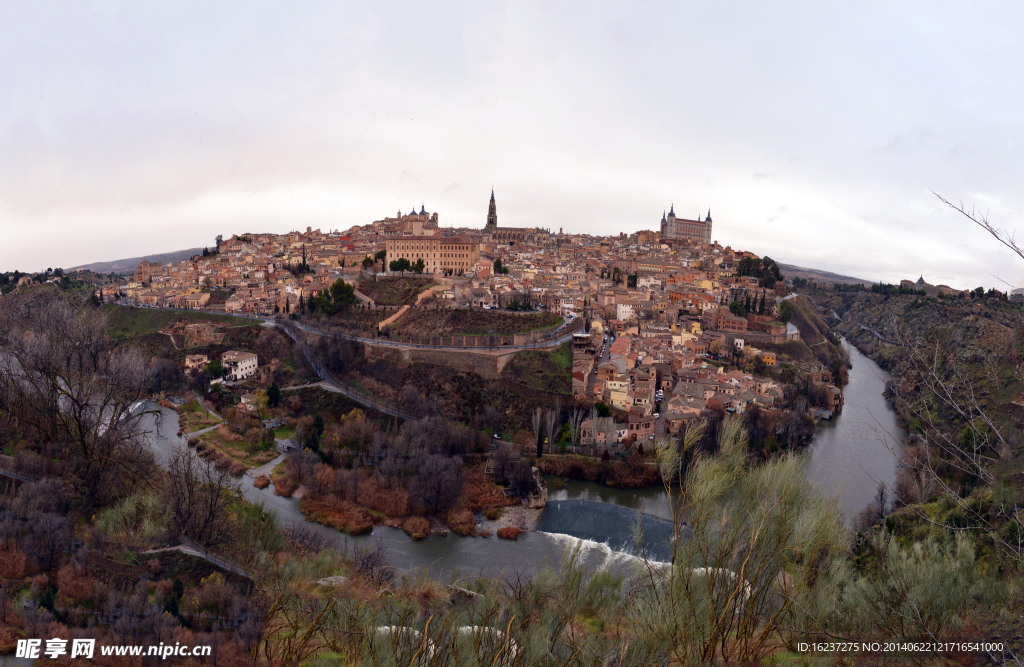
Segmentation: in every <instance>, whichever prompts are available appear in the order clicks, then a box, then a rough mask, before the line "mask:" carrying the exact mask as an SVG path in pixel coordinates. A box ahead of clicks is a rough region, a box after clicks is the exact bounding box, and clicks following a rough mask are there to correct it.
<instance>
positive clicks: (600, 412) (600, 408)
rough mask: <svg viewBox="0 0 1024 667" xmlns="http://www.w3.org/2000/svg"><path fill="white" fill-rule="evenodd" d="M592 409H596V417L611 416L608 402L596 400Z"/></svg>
mask: <svg viewBox="0 0 1024 667" xmlns="http://www.w3.org/2000/svg"><path fill="white" fill-rule="evenodd" d="M594 409H595V410H597V416H598V417H611V416H612V410H611V408H609V407H608V404H607V403H604V402H603V401H598V402H597V403H594Z"/></svg>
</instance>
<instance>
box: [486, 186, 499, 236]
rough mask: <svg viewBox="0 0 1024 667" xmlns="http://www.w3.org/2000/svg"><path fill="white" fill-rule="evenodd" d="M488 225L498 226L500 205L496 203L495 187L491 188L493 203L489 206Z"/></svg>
mask: <svg viewBox="0 0 1024 667" xmlns="http://www.w3.org/2000/svg"><path fill="white" fill-rule="evenodd" d="M487 226H488V227H497V226H498V207H497V205H496V204H495V203H494V188H491V204H490V206H488V207H487Z"/></svg>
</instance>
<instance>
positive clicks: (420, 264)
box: [412, 257, 426, 273]
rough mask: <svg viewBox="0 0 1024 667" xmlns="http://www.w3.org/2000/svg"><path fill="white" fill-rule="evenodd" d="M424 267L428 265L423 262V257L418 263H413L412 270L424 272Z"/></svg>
mask: <svg viewBox="0 0 1024 667" xmlns="http://www.w3.org/2000/svg"><path fill="white" fill-rule="evenodd" d="M424 268H426V265H425V264H424V263H423V258H422V257H420V258H419V259H417V260H416V263H415V264H413V265H412V270H413V271H415V272H416V273H423V269H424Z"/></svg>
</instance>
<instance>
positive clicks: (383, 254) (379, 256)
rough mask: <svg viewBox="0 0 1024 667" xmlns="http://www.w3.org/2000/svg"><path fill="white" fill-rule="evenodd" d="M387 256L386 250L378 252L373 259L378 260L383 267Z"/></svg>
mask: <svg viewBox="0 0 1024 667" xmlns="http://www.w3.org/2000/svg"><path fill="white" fill-rule="evenodd" d="M387 256H388V251H387V250H378V251H377V254H376V255H374V256H373V258H374V259H377V260H380V263H381V266H383V265H384V260H385V259H386V258H387Z"/></svg>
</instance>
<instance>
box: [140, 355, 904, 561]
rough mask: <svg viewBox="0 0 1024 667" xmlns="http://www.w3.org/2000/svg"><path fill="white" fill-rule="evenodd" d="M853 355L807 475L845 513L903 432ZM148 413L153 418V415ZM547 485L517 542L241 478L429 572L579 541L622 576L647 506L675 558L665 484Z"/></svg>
mask: <svg viewBox="0 0 1024 667" xmlns="http://www.w3.org/2000/svg"><path fill="white" fill-rule="evenodd" d="M851 357H852V361H853V368H852V369H851V371H850V383H849V384H848V385H847V386H846V389H845V406H844V408H843V412H842V413H840V414H839V415H837V416H836V417H835V418H833V420H832V421H831V422H830V423H828V424H826V425H824V426H823V427H822V429H821V430H820V431H819V432H818V433H817V434H816V435H815V437H814V441H813V442H812V444H811V446H810V448H809V454H808V465H807V477H808V479H809V480H811V481H812V482H814V483H816V484H818V485H819V486H820V487H821V488H822V490H823V491H824V492H826V493H839V498H840V501H841V503H842V507H843V511H844V512H845V513H846V515H847V518H848V519H852V518H853V517H854V516H855V515H856V514H857V512H859V511H860V510H861V509H862V508H863V507H864V506H866V505H867V504H868V503H869V502H870V500H871V498H872V497H873V495H874V494H875V490H876V488H877V485H878V481H882V482H884V483H886V484H889V485H891V484H892V481H893V480H894V478H895V470H896V460H895V456H894V455H893V453H892V451H891V450H890V449H889V448H888V447H887V446H886V444H885V443H884V442H883V439H882V438H881V437H880V434H884V433H885V432H888V433H889V434H892V435H898V434H899V429H898V425H897V422H896V416H895V413H894V412H893V410H892V408H891V407H890V406H889V404H888V403H887V401H886V400H885V398H884V397H883V396H882V392H883V390H884V381H885V379H886V378H887V375H886V374H885V372H884V371H882V370H881V369H880V368H879V367H878V366H877V365H876V364H875V363H874V362H872V361H871V360H870V359H868V358H867V357H865V356H864V355H862V354H861V353H860V352H858V351H857V350H856V349H853V350H852V351H851ZM150 407H151V408H152V407H155V406H152V405H151V406H150ZM160 410H161V411H163V412H165V413H167V414H165V419H164V420H163V424H164V425H165V426H164V427H163V428H161V429H159V432H157V431H156V429H155V428H154V427H155V423H151V424H148V427H149V428H150V429H151V430H152V431H153V432H152V433H151V434H150V437H149V442H150V446H151V447H152V448H153V450H154V453H155V454H156V457H157V460H158V461H159V462H160V463H166V461H167V460H168V455H169V453H170V452H171V451H172V450H173V448H174V447H178V446H183V445H184V439H183V438H179V437H178V436H177V435H176V433H175V432H174V431H175V430H176V429H175V428H174V425H176V424H177V415H175V414H174V413H173V411H172V410H168V409H166V408H160ZM145 419H147V420H152V419H154V418H153V417H152V416H148V415H147V416H146V418H145ZM890 444H891V443H890ZM548 486H549V489H551V492H550V495H549V501H548V504H547V506H546V508H545V509H544V510H543V512H542V514H541V517H540V520H539V521H538V523H537V526H536V529H535V530H531V531H527V532H524V533H522V534H520V536H519V539H518V540H516V541H507V540H500V539H498V538H496V537H490V538H467V537H459V536H457V535H455V534H454V533H450V534H449V535H448V536H445V537H442V536H440V535H431V536H430V537H428V538H427V539H425V540H419V541H414V540H412V539H411V538H409V537H408V536H407V535H406V534H405V533H404V532H402V531H401V530H399V529H396V528H387V527H385V526H377V527H376V528H374V529H373V532H372V533H370V534H367V535H361V536H358V537H349V536H347V535H344V534H341V533H338V532H337V531H335V530H333V529H330V528H326V527H323V526H319V525H317V524H313V523H310V522H307V521H306V520H305V517H304V516H303V515H302V513H301V512H300V511H299V501H298V500H296V499H294V498H282V497H280V496H275V495H274V493H273V487H268V488H267V489H263V490H260V489H257V488H256V487H254V486H253V485H252V477H249V476H243V477H242V478H241V489H242V492H243V494H244V496H245V498H246V499H247V500H250V501H252V502H261V503H263V504H264V506H266V507H267V508H268V509H270V510H273V511H274V512H276V513H277V515H278V518H279V520H280V521H281V523H282V524H283V525H286V526H287V525H304V526H307V527H310V528H311V529H313V530H316V531H317V532H319V533H320V534H322V535H324V536H326V537H328V538H329V539H330V540H332V541H334V543H335V544H337V545H338V547H339V548H341V547H345V546H349V547H352V546H368V545H371V544H373V542H374V541H376V540H383V542H384V543H385V545H386V546H387V549H388V560H389V563H390V564H391V565H392V566H393V567H395V568H397V569H398V570H400V571H414V570H428V571H430V572H431V573H432V574H433V575H434V576H436V577H438V578H441V579H444V580H449V579H452V578H458V577H462V578H466V577H474V576H478V575H485V576H500V575H501V574H503V573H504V574H513V573H515V572H525V571H534V570H536V569H538V568H541V567H545V566H550V567H554V568H557V567H558V566H559V565H560V563H561V561H562V557H563V555H564V553H565V551H566V550H567V549H569V548H579V549H580V559H581V561H582V564H583V566H584V567H587V568H590V569H606V568H607V569H610V570H612V571H615V572H619V573H623V574H625V573H627V572H628V571H629V570H630V569H631V567H632V566H633V565H635V564H637V563H638V562H639V559H638V558H637V555H638V554H639V553H640V551H639V549H638V548H637V545H636V542H635V539H634V527H635V526H636V524H637V523H638V521H639V520H640V512H641V511H643V513H644V516H643V524H644V552H645V554H646V556H647V558H648V559H650V560H652V561H662V562H665V561H668V560H669V559H670V557H671V547H670V544H671V542H670V539H669V538H670V537H671V535H672V530H671V526H670V522H669V521H667V520H666V519H668V518H669V517H670V503H669V499H668V497H667V495H666V494H665V492H664V491H663V490H662V489H660V488H653V489H638V490H628V489H610V488H608V487H603V486H601V485H599V484H596V483H593V482H578V481H569V482H567V483H566V484H564V485H562V486H561V488H555V487H554V485H552V484H549V485H548ZM479 522H480V528H482V529H488V528H489V527H491V524H490V522H488V521H486V520H484V519H482V518H481V519H479Z"/></svg>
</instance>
